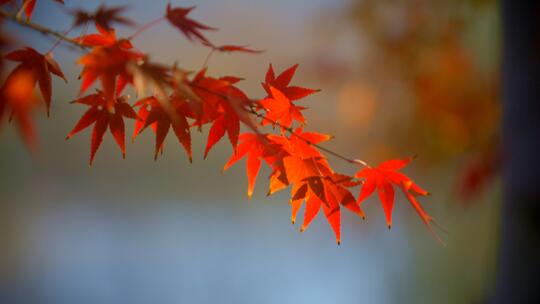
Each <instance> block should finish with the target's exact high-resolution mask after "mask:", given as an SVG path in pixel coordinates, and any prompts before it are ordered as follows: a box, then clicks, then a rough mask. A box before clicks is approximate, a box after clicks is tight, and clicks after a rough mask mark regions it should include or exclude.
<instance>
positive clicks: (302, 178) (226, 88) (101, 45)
mask: <svg viewBox="0 0 540 304" xmlns="http://www.w3.org/2000/svg"><path fill="white" fill-rule="evenodd" d="M6 2H8V1H3V2H0V4H3V3H6ZM34 4H35V1H24V5H25V8H26V9H27V10H26V15H27V17H28V18H30V16H31V14H32V10H33V7H34ZM29 8H30V10H28V9H29ZM192 9H193V7H189V8H182V7H172V6H171V5H170V4H169V5H167V8H166V12H165V15H164V17H163V18H164V20H167V21H168V22H169V23H170V24H171V25H172V26H173V27H175V28H177V29H179V30H180V31H181V33H182V34H183V35H184V36H185V37H186V38H188V39H189V40H192V41H198V42H200V43H202V44H203V45H204V46H206V47H209V48H210V49H211V51H212V52H213V51H221V52H247V53H257V52H259V51H256V50H251V49H249V48H246V47H243V46H234V45H222V46H215V45H214V44H213V43H211V42H210V41H209V40H208V39H207V38H206V37H205V36H204V35H203V33H202V31H207V30H215V29H214V28H212V27H209V26H206V25H204V24H202V23H199V22H197V21H195V20H193V19H191V18H189V17H188V14H189V13H190V12H191V11H192ZM122 12H123V9H122V8H107V7H104V6H100V7H99V8H98V9H97V10H96V11H95V12H93V13H90V12H85V11H76V12H75V13H74V15H75V21H74V26H80V25H83V24H86V23H88V22H93V23H94V24H95V25H96V28H97V33H92V34H85V35H82V36H79V37H75V38H73V39H72V41H73V42H75V43H78V44H79V45H80V46H82V47H84V48H86V49H87V50H88V52H87V53H85V54H84V55H82V56H81V57H80V58H79V60H78V61H77V62H78V64H80V65H81V66H82V72H81V74H80V79H81V87H80V95H79V97H78V98H77V99H76V100H74V101H73V103H77V104H82V105H85V106H88V107H89V108H88V110H87V111H86V112H85V113H84V114H83V115H82V117H81V118H80V120H79V121H78V122H77V124H76V125H75V127H74V128H73V130H72V131H71V132H70V133H69V134H68V136H67V138H68V139H69V138H71V137H72V136H74V135H75V134H77V133H79V132H80V131H82V130H84V129H86V128H88V127H90V126H92V125H93V129H92V136H91V150H90V164H92V162H93V161H94V158H95V156H96V153H97V151H98V149H99V147H100V145H101V143H102V141H103V138H104V135H105V133H106V131H107V129H109V130H110V133H111V134H112V137H113V138H114V140H115V141H116V143H117V144H118V146H119V147H120V150H121V152H122V155H123V156H125V151H126V148H125V122H124V119H126V118H129V119H133V120H135V130H134V133H133V136H132V139H133V140H134V139H135V138H136V137H137V136H138V135H139V134H140V133H141V132H143V131H144V130H146V129H148V127H150V129H151V130H152V131H153V132H154V133H155V137H156V140H155V151H154V158H157V157H158V155H159V153H160V152H161V153H162V152H163V149H164V141H165V138H166V136H167V134H168V133H169V131H170V130H171V129H172V130H173V133H174V134H175V136H176V138H177V139H178V141H179V143H180V144H181V145H182V146H183V148H184V150H185V151H186V154H187V155H188V157H189V159H190V161H191V159H192V147H191V129H192V128H197V129H199V130H200V129H202V128H203V127H204V126H205V125H208V126H209V132H208V133H209V134H208V140H207V144H206V149H205V152H204V157H205V158H206V157H207V156H208V153H209V152H210V150H211V149H212V148H213V147H214V146H215V145H216V144H217V143H218V142H219V141H220V140H221V139H222V138H223V137H225V134H226V135H227V138H228V140H229V142H230V144H231V146H232V149H233V155H232V156H231V158H230V160H229V161H228V162H227V163H226V164H225V167H224V169H228V168H229V167H230V166H232V165H233V164H235V163H236V162H238V161H239V160H241V159H242V158H244V157H245V158H247V166H246V168H247V170H246V174H247V178H248V197H250V198H251V196H252V194H253V190H254V187H255V181H256V179H257V176H258V174H259V171H260V168H261V166H262V163H265V164H266V165H267V166H268V167H269V168H270V169H271V174H270V177H269V189H268V195H270V194H273V193H275V192H277V191H280V190H283V189H285V188H287V187H290V188H291V198H290V201H289V202H290V205H291V208H292V215H291V220H292V222H293V223H294V222H295V220H296V216H297V213H298V211H299V210H300V209H301V207H302V206H303V205H304V206H305V207H304V220H303V224H302V227H301V230H302V231H303V230H305V229H306V228H307V227H308V226H309V224H310V223H311V221H312V220H313V219H314V218H315V216H316V215H317V214H318V213H319V211H320V210H321V209H322V210H323V213H324V215H325V217H326V219H327V220H328V223H329V224H330V226H331V228H332V230H333V231H334V233H335V236H336V240H337V242H338V243H339V242H340V240H341V236H340V219H341V208H342V207H345V208H346V209H348V210H349V211H351V212H353V213H354V214H356V215H358V216H359V217H361V218H364V217H365V216H364V212H363V211H362V209H361V208H360V205H361V203H363V201H364V200H365V199H366V198H367V197H368V196H370V195H371V194H372V193H373V192H374V191H375V189H377V192H378V195H379V199H380V201H381V204H382V206H383V209H384V212H385V214H386V218H387V224H388V226H390V225H391V214H392V207H393V204H394V187H396V188H398V189H401V190H402V192H403V193H404V195H405V197H406V198H407V200H408V201H409V202H410V203H411V205H412V206H413V207H414V208H415V209H416V211H417V212H418V214H419V215H420V217H421V218H422V220H423V221H424V222H425V224H426V225H427V226H428V227H430V228H431V226H430V225H431V223H432V221H433V219H432V218H431V217H430V216H429V215H427V214H426V212H425V211H424V209H423V208H422V206H421V205H420V204H419V202H418V201H417V197H418V196H424V195H427V192H426V191H425V190H423V189H422V188H420V187H419V186H417V185H416V184H415V183H414V182H413V181H412V180H411V179H410V178H408V177H407V176H405V175H404V174H402V173H400V172H398V170H400V169H401V168H403V167H404V166H406V165H407V164H408V163H409V161H410V160H411V159H405V160H392V161H387V162H384V163H382V164H381V165H379V166H378V167H375V168H371V167H369V166H367V165H365V164H364V167H363V168H362V169H361V170H360V171H359V172H358V173H357V174H356V175H355V176H348V175H345V174H341V173H338V172H336V171H335V170H333V169H332V168H331V166H330V164H329V162H328V160H327V158H326V157H325V155H323V154H322V153H321V150H320V146H319V145H320V144H321V143H323V142H326V141H328V140H330V139H331V136H329V135H326V134H320V133H315V132H306V131H304V129H303V126H304V124H305V117H304V114H303V111H304V110H306V109H307V108H306V107H304V106H301V105H298V104H297V103H298V102H299V101H300V100H302V99H303V98H305V97H307V96H309V95H311V94H313V93H315V92H317V91H318V90H314V89H308V88H303V87H299V86H293V85H291V81H292V78H293V76H294V74H295V72H296V69H297V67H298V66H297V65H294V66H292V67H290V68H288V69H286V70H285V71H283V72H282V73H280V74H279V75H277V76H276V74H275V72H274V69H273V67H272V65H270V67H269V68H268V71H267V73H266V77H265V81H264V82H263V83H262V87H263V89H264V91H265V92H266V97H264V98H262V99H260V100H259V99H251V98H249V97H248V96H247V95H246V94H245V93H244V92H243V91H242V90H241V89H240V88H239V87H238V86H237V83H238V82H240V81H241V78H239V77H234V76H225V77H220V78H214V77H211V76H208V75H207V74H206V72H207V71H206V68H203V69H202V70H200V71H198V72H197V73H195V74H194V75H191V73H189V72H187V71H184V70H182V69H180V68H178V67H176V65H174V66H165V65H161V64H156V63H153V62H151V61H150V60H149V59H148V56H147V55H146V54H144V53H142V52H140V51H138V50H137V49H135V48H134V47H133V45H132V42H131V38H132V37H133V36H131V38H127V39H121V38H118V37H117V35H116V32H115V30H114V29H113V28H112V27H111V24H112V23H121V24H130V23H131V22H130V21H129V19H127V18H125V17H122V16H121V15H120V14H121V13H122ZM5 58H6V59H8V60H11V61H16V62H19V65H18V66H16V67H15V69H14V70H13V71H12V72H11V74H10V75H9V76H8V77H7V79H6V81H5V82H4V84H3V86H2V89H1V92H0V93H1V95H0V118H2V115H4V113H5V112H6V111H11V114H10V115H11V116H12V117H14V118H15V119H16V120H17V122H18V124H19V126H20V127H21V130H22V131H23V132H22V133H23V137H24V138H26V139H27V140H28V141H31V139H32V138H34V137H35V136H34V135H33V131H32V128H31V119H30V116H29V113H30V111H31V110H32V109H33V108H34V107H35V100H36V99H35V97H34V93H33V91H34V87H35V86H36V84H39V88H40V90H41V95H42V97H43V100H44V101H45V104H46V106H47V111H49V108H50V102H51V74H54V75H56V76H58V77H61V78H64V75H63V73H62V71H61V70H60V67H59V66H58V64H57V63H56V62H55V61H54V60H53V59H52V54H51V53H50V52H49V53H46V54H40V53H39V52H37V51H36V50H34V49H31V48H25V49H22V50H18V51H14V52H11V53H9V54H7V55H6V56H5ZM94 85H98V86H99V89H97V91H96V92H95V93H92V94H89V95H85V96H82V95H83V94H85V93H86V92H87V91H88V90H89V89H90V87H92V86H94ZM128 86H131V87H132V88H134V89H135V91H136V92H137V96H138V100H137V101H136V102H135V103H134V104H133V105H130V104H129V103H128V99H129V97H128V96H125V95H122V92H123V91H124V89H125V88H126V87H128ZM135 109H137V111H136V110H135ZM252 118H256V119H252ZM241 125H244V126H245V127H246V130H248V131H247V132H245V133H243V134H240V130H241ZM266 125H272V126H273V127H276V126H277V127H278V132H275V133H264V132H263V131H262V130H263V127H264V126H266ZM293 128H294V129H293ZM273 129H274V130H275V128H273ZM349 162H351V163H356V164H360V163H361V162H355V161H354V160H350V161H349ZM357 187H360V190H359V191H360V192H359V193H360V194H359V196H358V199H356V198H355V196H354V195H353V191H354V190H353V189H354V188H357Z"/></svg>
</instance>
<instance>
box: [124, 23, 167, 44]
mask: <svg viewBox="0 0 540 304" xmlns="http://www.w3.org/2000/svg"><path fill="white" fill-rule="evenodd" d="M163 20H165V18H164V17H159V18H158V19H154V20H152V21H150V22H148V23H146V24H144V25H142V26H141V27H140V28H139V29H137V30H136V31H135V32H134V33H133V34H131V36H129V37H128V40H132V39H134V38H135V37H137V36H139V35H140V34H141V33H142V32H144V31H146V30H148V29H149V28H151V27H153V26H154V25H156V24H158V23H160V22H161V21H163Z"/></svg>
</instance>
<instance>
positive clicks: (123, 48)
mask: <svg viewBox="0 0 540 304" xmlns="http://www.w3.org/2000/svg"><path fill="white" fill-rule="evenodd" d="M98 29H99V28H98ZM79 39H80V42H81V43H83V44H85V45H93V46H95V47H94V48H93V49H92V51H91V52H90V53H88V54H86V55H83V56H82V57H81V58H79V60H78V61H77V63H78V64H81V65H83V66H84V67H83V70H82V72H81V75H80V78H81V79H82V83H81V88H80V93H79V94H83V93H84V92H85V91H86V90H87V89H88V88H89V87H90V86H91V85H92V84H93V83H94V82H95V81H96V80H97V79H100V81H101V84H102V87H103V93H104V95H105V97H106V98H107V100H109V107H112V104H113V103H114V99H115V95H116V94H115V90H116V87H117V85H118V82H117V80H118V78H120V79H123V80H124V81H126V79H131V75H130V73H129V72H128V66H129V64H130V62H137V61H138V60H140V59H142V58H143V57H144V56H143V54H141V53H139V52H136V51H133V50H132V46H131V43H128V42H129V41H127V40H117V39H116V36H115V34H114V32H109V31H105V30H104V29H100V34H93V36H91V35H87V36H83V37H81V38H79Z"/></svg>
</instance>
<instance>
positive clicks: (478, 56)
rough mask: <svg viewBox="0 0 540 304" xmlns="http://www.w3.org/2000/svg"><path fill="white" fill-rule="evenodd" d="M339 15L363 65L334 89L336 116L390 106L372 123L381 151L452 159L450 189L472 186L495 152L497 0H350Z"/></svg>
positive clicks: (368, 117) (463, 191)
mask: <svg viewBox="0 0 540 304" xmlns="http://www.w3.org/2000/svg"><path fill="white" fill-rule="evenodd" d="M343 14H344V16H343ZM338 16H339V18H340V19H343V20H345V21H344V23H342V26H343V28H346V30H347V31H350V28H351V24H352V25H353V26H352V28H353V31H354V33H355V34H356V35H357V36H358V37H359V38H358V39H356V41H355V43H356V44H357V49H358V55H357V56H358V58H357V59H356V60H354V61H355V62H356V64H357V65H358V67H357V68H358V69H357V70H360V71H361V74H362V76H358V78H360V79H361V80H359V81H356V82H352V83H346V84H345V85H343V86H342V88H341V89H340V93H339V102H340V105H339V106H340V107H342V108H343V109H344V110H342V111H340V116H341V118H342V119H343V120H344V121H345V122H346V123H347V121H358V122H362V123H363V124H365V125H367V124H372V120H373V117H374V116H377V117H379V116H382V113H381V112H390V113H384V114H385V115H384V116H386V119H387V121H386V123H385V124H384V125H383V126H381V128H382V129H383V131H382V132H383V133H385V134H386V135H387V137H390V138H392V140H391V141H389V142H391V143H393V145H392V146H391V147H385V148H384V149H383V150H386V151H394V152H395V153H399V154H406V153H410V151H415V152H416V153H418V154H420V155H421V156H422V158H423V159H424V160H425V161H426V162H427V163H428V164H429V166H430V167H435V166H437V165H444V164H448V163H458V167H459V169H458V172H456V174H455V175H456V176H457V177H458V178H457V180H456V182H457V184H456V186H457V191H458V194H460V195H461V197H462V198H466V197H469V196H471V195H474V194H476V193H477V192H479V191H480V190H481V189H482V186H483V185H485V184H486V182H488V181H490V180H491V179H492V178H493V177H494V176H495V175H496V172H497V168H498V162H499V161H500V156H499V152H498V151H499V148H498V142H499V121H500V112H501V106H500V102H499V83H498V79H499V57H500V51H499V49H500V48H499V44H500V42H499V32H500V28H499V15H498V5H497V2H496V1H492V0H477V1H471V0H456V1H429V0H411V1H392V0H382V1H381V0H359V1H354V0H351V1H350V2H349V4H348V5H347V6H346V8H345V10H343V13H341V14H338ZM343 17H345V18H343ZM329 61H332V60H329ZM334 61H336V60H334ZM337 61H338V62H339V60H337ZM346 66H347V65H342V66H341V67H342V69H341V72H344V67H346ZM325 68H326V69H327V70H329V69H331V68H329V67H327V66H326V67H325ZM347 70H348V71H349V72H350V71H355V69H353V68H351V67H350V66H347ZM364 75H365V76H364ZM364 79H369V80H364ZM351 100H357V101H351ZM358 100H361V101H358ZM383 102H384V103H385V104H384V106H378V105H377V104H380V103H383ZM352 108H355V109H361V110H359V111H351V110H350V109H352ZM351 112H352V113H351ZM355 112H357V113H359V114H357V115H355V114H353V113H355ZM357 127H360V128H361V127H362V126H361V125H359V123H357ZM377 152H378V153H381V150H380V149H379V151H377Z"/></svg>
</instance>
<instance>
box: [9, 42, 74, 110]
mask: <svg viewBox="0 0 540 304" xmlns="http://www.w3.org/2000/svg"><path fill="white" fill-rule="evenodd" d="M5 58H6V59H8V60H11V61H16V62H20V64H19V65H18V66H17V68H19V69H24V70H26V71H27V72H29V73H32V74H33V79H34V80H35V82H34V85H35V84H36V83H38V84H39V89H40V91H41V95H42V97H43V100H44V101H45V105H46V107H47V116H48V115H49V112H50V107H51V92H52V87H51V74H54V75H56V76H58V77H60V78H62V79H64V81H66V82H67V80H66V78H65V77H64V73H62V70H61V69H60V66H59V65H58V63H57V62H56V61H55V60H54V59H53V58H52V53H48V54H45V55H43V54H40V53H38V52H37V51H36V50H34V49H33V48H30V47H27V48H24V49H20V50H16V51H13V52H11V53H9V54H7V55H6V56H5Z"/></svg>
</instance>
